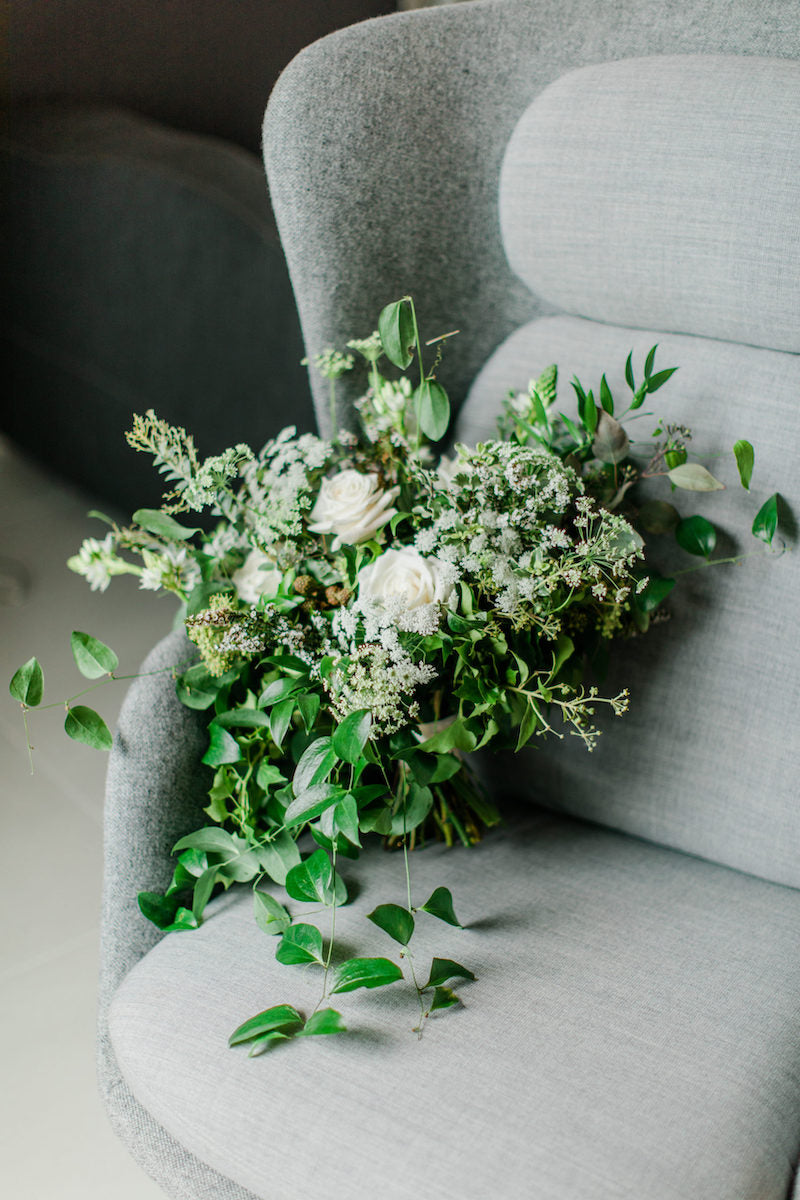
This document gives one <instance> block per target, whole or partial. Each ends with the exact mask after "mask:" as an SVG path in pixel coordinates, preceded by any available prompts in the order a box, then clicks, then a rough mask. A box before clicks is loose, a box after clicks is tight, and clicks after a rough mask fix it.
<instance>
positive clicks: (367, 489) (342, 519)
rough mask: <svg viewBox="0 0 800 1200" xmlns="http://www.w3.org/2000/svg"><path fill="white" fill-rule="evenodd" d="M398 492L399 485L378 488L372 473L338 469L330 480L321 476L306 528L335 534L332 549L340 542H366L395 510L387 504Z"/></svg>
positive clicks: (353, 544) (376, 480)
mask: <svg viewBox="0 0 800 1200" xmlns="http://www.w3.org/2000/svg"><path fill="white" fill-rule="evenodd" d="M399 493H400V488H399V487H393V488H389V489H388V491H384V490H383V488H380V487H378V479H377V476H376V475H372V474H369V475H366V474H363V473H362V472H361V471H353V470H347V471H340V472H339V474H338V475H334V477H333V479H323V481H322V485H321V487H320V489H319V495H318V496H317V499H316V503H315V504H314V507H313V508H312V510H311V512H310V514H309V518H310V519H309V526H308V528H309V529H310V530H311V532H312V533H333V534H335V535H336V537H335V540H334V543H333V549H334V550H338V549H339V547H340V546H341V545H342V544H343V543H344V544H345V545H347V546H355V545H356V544H357V543H358V542H366V541H368V540H369V539H370V538H371V537H374V536H375V534H376V533H377V532H378V530H379V529H380V528H382V526H384V525H385V524H386V522H387V521H389V520H391V518H392V517H393V516H394V514H395V513H396V512H397V509H396V508H392V507H391V505H392V501H394V500H396V499H397V497H398V495H399Z"/></svg>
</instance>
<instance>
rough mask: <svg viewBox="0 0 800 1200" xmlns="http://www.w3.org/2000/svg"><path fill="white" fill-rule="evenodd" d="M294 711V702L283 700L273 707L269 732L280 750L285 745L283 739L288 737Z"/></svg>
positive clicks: (300, 698)
mask: <svg viewBox="0 0 800 1200" xmlns="http://www.w3.org/2000/svg"><path fill="white" fill-rule="evenodd" d="M298 699H299V700H302V699H304V697H302V696H300V697H298ZM294 709H295V701H294V700H281V701H280V703H279V704H276V705H274V706H273V708H272V710H271V712H270V715H269V732H270V735H271V737H272V740H273V742H274V743H275V745H276V746H277V747H278V749H279V750H280V748H281V746H282V745H283V739H284V738H285V737H286V731H287V730H288V728H289V726H290V725H291V723H292V714H293V712H294Z"/></svg>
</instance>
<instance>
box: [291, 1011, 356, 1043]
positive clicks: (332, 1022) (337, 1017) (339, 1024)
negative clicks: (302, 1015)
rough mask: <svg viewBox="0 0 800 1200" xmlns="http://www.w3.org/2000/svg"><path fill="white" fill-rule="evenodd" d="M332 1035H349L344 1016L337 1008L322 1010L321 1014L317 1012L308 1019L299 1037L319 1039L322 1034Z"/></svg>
mask: <svg viewBox="0 0 800 1200" xmlns="http://www.w3.org/2000/svg"><path fill="white" fill-rule="evenodd" d="M331 1033H347V1028H346V1026H345V1023H344V1021H343V1020H342V1014H341V1013H338V1012H337V1011H336V1009H335V1008H321V1009H320V1010H319V1012H315V1013H314V1014H313V1016H311V1017H309V1018H308V1020H307V1021H306V1023H305V1025H304V1026H303V1028H302V1029H301V1030H300V1032H299V1033H298V1034H297V1036H298V1037H318V1036H319V1035H321V1034H323V1035H327V1034H331Z"/></svg>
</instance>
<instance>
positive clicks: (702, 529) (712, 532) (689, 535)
mask: <svg viewBox="0 0 800 1200" xmlns="http://www.w3.org/2000/svg"><path fill="white" fill-rule="evenodd" d="M675 540H676V541H677V543H678V545H679V546H680V547H681V548H682V549H684V550H686V551H687V552H688V553H689V554H697V555H699V556H700V557H701V558H708V557H709V555H711V554H713V553H714V547H715V546H716V544H717V531H716V529H715V528H714V526H713V525H712V524H711V522H710V521H707V520H706V518H705V517H700V516H695V517H686V518H685V519H684V520H683V521H680V522H679V524H678V527H677V529H676V530H675Z"/></svg>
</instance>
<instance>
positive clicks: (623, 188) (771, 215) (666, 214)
mask: <svg viewBox="0 0 800 1200" xmlns="http://www.w3.org/2000/svg"><path fill="white" fill-rule="evenodd" d="M731 114H735V116H734V119H732V117H731ZM798 129H800V63H796V62H788V61H787V60H785V59H778V58H774V59H765V58H743V57H741V56H738V57H736V56H733V57H716V56H711V55H695V56H682V57H669V56H667V57H661V58H641V59H630V60H627V61H625V62H617V63H608V64H603V65H602V66H593V67H584V68H582V69H581V70H579V71H571V72H569V73H568V74H566V75H564V76H562V77H561V79H559V80H557V81H556V82H555V83H554V84H551V85H550V87H548V88H546V89H545V90H544V92H542V94H541V95H540V96H538V97H537V99H536V100H535V101H534V102H533V104H532V105H531V106H530V108H529V109H528V110H527V112H525V113H524V114H523V116H522V117H521V118H520V121H519V124H518V125H517V127H516V129H515V130H514V133H513V134H512V136H511V140H510V142H509V144H508V149H507V151H506V156H505V160H504V163H503V170H502V174H501V181H500V224H501V229H502V232H503V241H504V245H505V247H506V253H507V254H508V258H509V262H510V264H511V267H512V269H513V270H514V271H515V272H516V274H517V275H519V277H520V278H521V279H522V280H523V281H524V282H525V283H527V285H528V287H529V288H530V289H531V291H533V292H535V293H536V294H537V295H538V296H541V297H543V298H544V299H545V300H547V301H549V302H551V303H552V304H554V305H556V306H557V307H558V308H560V309H563V310H564V311H565V312H570V313H575V314H577V315H578V316H585V317H592V318H594V319H596V320H600V321H607V322H612V323H613V324H616V325H635V326H638V327H639V328H645V329H661V330H672V331H680V332H683V333H692V334H700V335H703V336H706V337H714V338H725V339H727V340H728V341H733V342H745V343H748V344H750V345H754V346H768V347H771V348H773V349H777V350H790V351H793V352H797V351H798V350H800V224H798V220H797V213H798V209H800V140H798V135H797V131H798Z"/></svg>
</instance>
